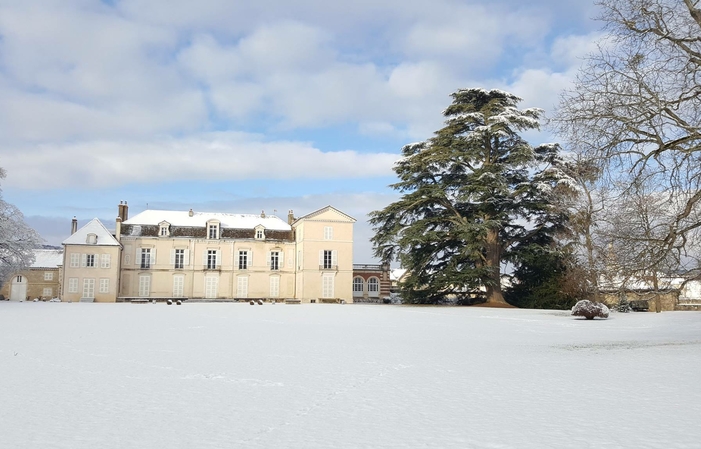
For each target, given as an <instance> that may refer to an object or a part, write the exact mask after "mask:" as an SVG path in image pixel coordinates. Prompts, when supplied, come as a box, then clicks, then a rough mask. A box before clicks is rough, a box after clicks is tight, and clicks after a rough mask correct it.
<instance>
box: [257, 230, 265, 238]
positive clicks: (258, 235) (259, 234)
mask: <svg viewBox="0 0 701 449" xmlns="http://www.w3.org/2000/svg"><path fill="white" fill-rule="evenodd" d="M264 238H265V233H264V232H263V230H262V229H256V240H263V239H264Z"/></svg>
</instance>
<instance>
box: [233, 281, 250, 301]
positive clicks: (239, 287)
mask: <svg viewBox="0 0 701 449" xmlns="http://www.w3.org/2000/svg"><path fill="white" fill-rule="evenodd" d="M236 297H237V298H247V297H248V276H239V277H237V278H236Z"/></svg>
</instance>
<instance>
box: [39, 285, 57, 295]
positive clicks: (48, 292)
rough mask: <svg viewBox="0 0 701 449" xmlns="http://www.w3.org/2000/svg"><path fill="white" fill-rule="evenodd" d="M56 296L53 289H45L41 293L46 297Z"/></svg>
mask: <svg viewBox="0 0 701 449" xmlns="http://www.w3.org/2000/svg"><path fill="white" fill-rule="evenodd" d="M53 295H54V289H53V288H51V287H45V288H44V291H43V292H42V293H41V296H44V297H50V296H53Z"/></svg>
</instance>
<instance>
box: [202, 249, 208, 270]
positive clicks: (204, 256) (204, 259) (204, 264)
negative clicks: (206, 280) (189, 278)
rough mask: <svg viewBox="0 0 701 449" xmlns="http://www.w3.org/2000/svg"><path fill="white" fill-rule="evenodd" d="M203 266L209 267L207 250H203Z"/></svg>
mask: <svg viewBox="0 0 701 449" xmlns="http://www.w3.org/2000/svg"><path fill="white" fill-rule="evenodd" d="M202 266H203V267H205V268H206V267H207V250H204V251H202Z"/></svg>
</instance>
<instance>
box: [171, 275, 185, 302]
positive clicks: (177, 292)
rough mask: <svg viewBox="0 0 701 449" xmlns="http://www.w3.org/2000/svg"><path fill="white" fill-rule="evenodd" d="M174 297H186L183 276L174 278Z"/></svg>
mask: <svg viewBox="0 0 701 449" xmlns="http://www.w3.org/2000/svg"><path fill="white" fill-rule="evenodd" d="M173 296H174V297H176V298H182V297H184V296H185V276H184V275H182V274H180V275H177V276H173Z"/></svg>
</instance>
